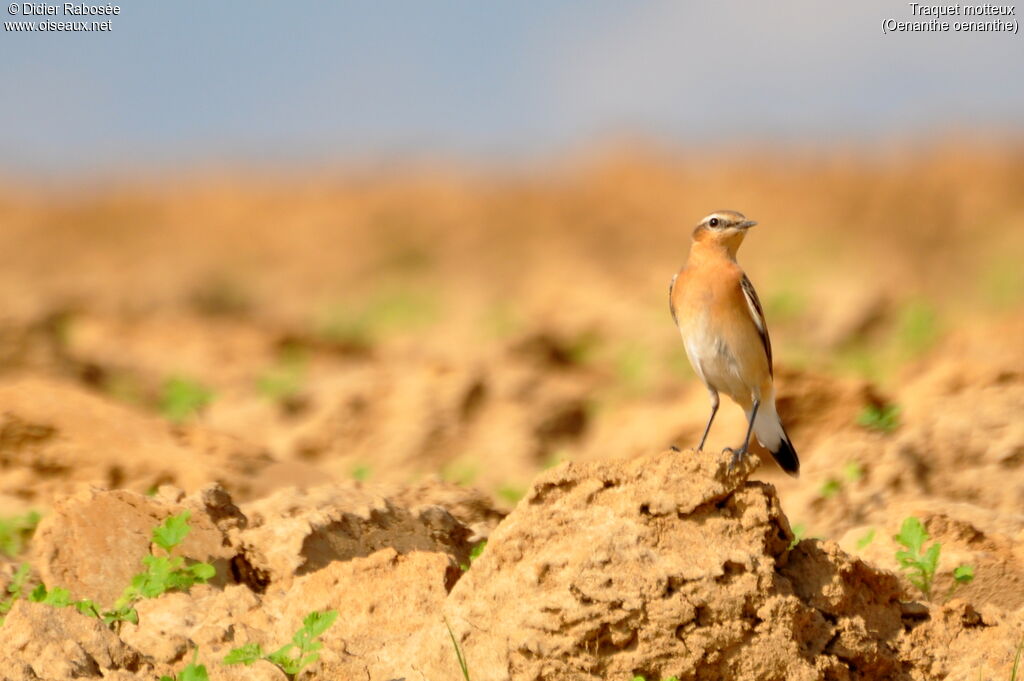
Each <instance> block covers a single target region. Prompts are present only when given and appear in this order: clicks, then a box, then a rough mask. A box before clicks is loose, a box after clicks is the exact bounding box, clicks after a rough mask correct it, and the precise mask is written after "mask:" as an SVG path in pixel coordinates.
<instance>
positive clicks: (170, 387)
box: [160, 376, 214, 423]
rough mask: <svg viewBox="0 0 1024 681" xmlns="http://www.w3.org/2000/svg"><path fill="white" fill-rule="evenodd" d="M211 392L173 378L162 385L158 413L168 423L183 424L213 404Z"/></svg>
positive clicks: (198, 385)
mask: <svg viewBox="0 0 1024 681" xmlns="http://www.w3.org/2000/svg"><path fill="white" fill-rule="evenodd" d="M213 397H214V395H213V391H212V390H210V389H209V388H207V387H206V386H205V385H203V384H202V383H198V382H196V381H192V380H189V379H187V378H182V377H180V376H175V377H172V378H170V379H168V380H167V382H166V383H164V387H163V392H162V393H161V395H160V413H161V414H163V415H164V418H166V419H167V420H169V421H172V422H174V423H184V422H185V421H187V420H189V419H190V418H193V417H194V416H196V415H197V414H198V413H199V412H201V411H202V410H203V409H204V408H205V407H207V406H209V405H210V403H211V402H213Z"/></svg>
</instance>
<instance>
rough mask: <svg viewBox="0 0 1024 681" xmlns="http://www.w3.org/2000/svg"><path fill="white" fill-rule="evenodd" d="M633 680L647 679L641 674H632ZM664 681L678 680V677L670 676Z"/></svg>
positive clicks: (645, 680)
mask: <svg viewBox="0 0 1024 681" xmlns="http://www.w3.org/2000/svg"><path fill="white" fill-rule="evenodd" d="M633 681H647V679H646V678H645V677H643V676H634V677H633ZM665 681H679V677H678V676H670V677H668V678H667V679H665Z"/></svg>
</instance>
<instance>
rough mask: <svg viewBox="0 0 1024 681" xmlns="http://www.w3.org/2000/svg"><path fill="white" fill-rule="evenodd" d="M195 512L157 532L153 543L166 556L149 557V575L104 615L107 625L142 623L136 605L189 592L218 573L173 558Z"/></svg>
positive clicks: (134, 580)
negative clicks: (172, 593)
mask: <svg viewBox="0 0 1024 681" xmlns="http://www.w3.org/2000/svg"><path fill="white" fill-rule="evenodd" d="M191 515H192V514H191V511H188V510H184V511H182V512H181V513H179V514H178V515H172V516H170V517H169V518H167V519H166V520H165V521H164V522H163V523H161V524H160V525H158V526H157V527H155V528H153V543H154V544H156V545H157V546H158V547H160V548H161V549H163V551H164V552H165V553H166V554H167V555H166V556H158V555H153V554H151V555H148V556H145V557H144V558H143V559H142V564H143V565H144V566H145V567H146V569H145V571H143V572H140V573H138V574H136V575H135V576H134V577H132V581H131V584H129V585H128V586H127V587H126V588H125V590H124V592H123V593H122V594H121V596H120V598H118V599H117V601H116V602H115V603H114V607H113V608H112V609H110V610H108V611H106V612H104V613H103V621H104V622H106V623H107V624H111V623H112V622H122V621H128V622H135V623H137V622H138V618H139V616H138V613H137V612H136V611H135V608H134V607H133V604H134V603H135V602H137V601H139V600H141V599H143V598H156V597H157V596H159V595H161V594H163V593H166V592H168V591H174V590H178V591H187V590H188V589H189V587H191V586H192V585H194V584H205V583H206V582H207V581H208V580H209V579H211V578H212V577H213V576H214V575H215V574H217V570H216V569H215V568H214V567H213V566H212V565H210V564H209V563H198V562H196V563H191V564H189V563H187V562H186V560H185V559H184V558H182V557H181V556H172V555H171V551H172V550H173V549H174V548H175V547H176V546H178V544H180V543H181V542H182V541H183V540H184V539H185V537H186V536H187V535H188V533H189V530H190V528H189V526H188V519H189V518H190V517H191Z"/></svg>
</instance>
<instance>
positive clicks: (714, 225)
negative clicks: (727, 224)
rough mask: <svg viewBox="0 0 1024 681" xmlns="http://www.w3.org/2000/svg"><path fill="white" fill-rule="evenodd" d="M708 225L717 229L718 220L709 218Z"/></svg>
mask: <svg viewBox="0 0 1024 681" xmlns="http://www.w3.org/2000/svg"><path fill="white" fill-rule="evenodd" d="M708 224H709V225H711V226H712V227H718V218H711V219H710V220H708Z"/></svg>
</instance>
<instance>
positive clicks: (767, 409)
mask: <svg viewBox="0 0 1024 681" xmlns="http://www.w3.org/2000/svg"><path fill="white" fill-rule="evenodd" d="M749 417H750V414H747V418H749ZM754 435H756V436H757V441H758V442H760V443H761V444H762V445H764V447H765V449H767V450H768V451H769V452H771V453H772V456H773V457H775V461H777V462H778V464H779V467H780V468H782V470H784V471H786V472H787V473H789V474H790V475H792V476H793V477H794V478H795V477H798V476H799V475H800V459H799V458H797V455H796V450H795V449H793V443H792V442H790V441H789V435H787V434H786V428H785V427H784V426H783V425H782V420H781V419H780V418H779V414H778V412H777V411H775V394H774V391H773V393H772V395H771V397H770V398H769V399H767V400H764V402H763V403H762V404H761V405H760V407H758V409H757V418H756V419H755V420H754Z"/></svg>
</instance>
